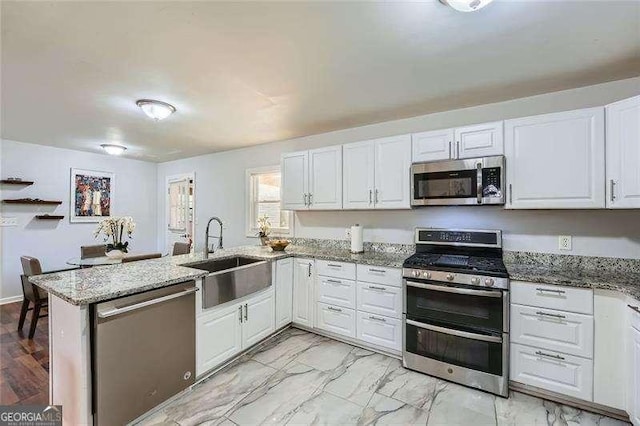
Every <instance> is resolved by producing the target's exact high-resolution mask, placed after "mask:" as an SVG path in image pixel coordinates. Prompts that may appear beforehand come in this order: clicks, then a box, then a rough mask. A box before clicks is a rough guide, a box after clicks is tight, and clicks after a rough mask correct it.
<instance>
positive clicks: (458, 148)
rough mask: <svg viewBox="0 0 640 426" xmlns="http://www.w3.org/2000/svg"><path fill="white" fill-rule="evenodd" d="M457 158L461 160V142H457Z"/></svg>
mask: <svg viewBox="0 0 640 426" xmlns="http://www.w3.org/2000/svg"><path fill="white" fill-rule="evenodd" d="M456 158H460V141H456Z"/></svg>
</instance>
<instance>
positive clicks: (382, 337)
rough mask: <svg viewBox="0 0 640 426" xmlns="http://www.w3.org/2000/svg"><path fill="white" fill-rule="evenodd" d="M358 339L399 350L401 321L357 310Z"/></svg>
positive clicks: (400, 347)
mask: <svg viewBox="0 0 640 426" xmlns="http://www.w3.org/2000/svg"><path fill="white" fill-rule="evenodd" d="M358 339H360V340H362V341H365V342H368V343H371V344H373V345H376V346H383V347H385V348H389V349H393V350H396V351H400V350H402V321H400V320H399V319H396V318H389V317H384V316H382V315H372V314H368V313H366V312H358Z"/></svg>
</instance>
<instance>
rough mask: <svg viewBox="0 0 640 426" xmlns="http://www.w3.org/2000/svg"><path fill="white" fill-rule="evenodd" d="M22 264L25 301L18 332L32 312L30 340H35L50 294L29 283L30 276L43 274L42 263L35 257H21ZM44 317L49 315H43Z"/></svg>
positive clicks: (23, 301) (21, 277)
mask: <svg viewBox="0 0 640 426" xmlns="http://www.w3.org/2000/svg"><path fill="white" fill-rule="evenodd" d="M20 262H21V263H22V272H23V275H21V276H20V279H21V280H22V294H23V296H24V299H23V300H22V309H21V310H20V319H19V321H18V330H22V327H23V326H24V321H25V319H26V317H27V311H31V310H33V312H32V315H31V326H30V327H29V339H33V335H34V334H35V332H36V325H37V324H38V318H40V309H42V308H46V307H47V304H48V300H49V299H48V296H49V294H48V293H47V292H46V291H45V290H43V289H41V288H39V287H38V286H36V285H33V284H31V283H30V282H29V276H31V275H40V274H42V267H41V266H40V261H39V260H38V259H36V258H35V257H30V256H22V257H20ZM30 303H33V308H30V307H29V304H30ZM42 316H43V317H45V316H47V315H42Z"/></svg>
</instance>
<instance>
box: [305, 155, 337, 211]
mask: <svg viewBox="0 0 640 426" xmlns="http://www.w3.org/2000/svg"><path fill="white" fill-rule="evenodd" d="M308 200H309V208H310V209H312V210H335V209H341V208H342V146H341V145H339V146H331V147H328V148H320V149H314V150H311V151H309V198H308Z"/></svg>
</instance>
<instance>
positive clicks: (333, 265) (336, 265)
mask: <svg viewBox="0 0 640 426" xmlns="http://www.w3.org/2000/svg"><path fill="white" fill-rule="evenodd" d="M327 266H330V267H332V268H342V265H339V264H337V263H327Z"/></svg>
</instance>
